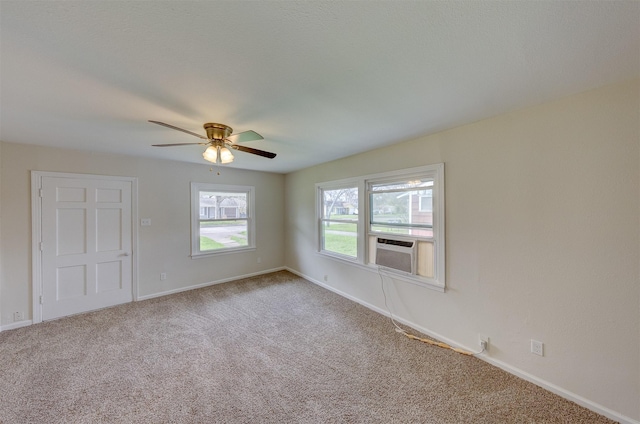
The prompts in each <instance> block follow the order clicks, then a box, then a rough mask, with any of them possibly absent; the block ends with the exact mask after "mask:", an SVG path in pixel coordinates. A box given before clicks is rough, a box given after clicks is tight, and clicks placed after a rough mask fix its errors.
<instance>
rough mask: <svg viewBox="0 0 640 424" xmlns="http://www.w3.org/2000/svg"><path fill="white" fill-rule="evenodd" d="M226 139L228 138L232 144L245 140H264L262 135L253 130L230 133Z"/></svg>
mask: <svg viewBox="0 0 640 424" xmlns="http://www.w3.org/2000/svg"><path fill="white" fill-rule="evenodd" d="M227 140H229V141H230V142H231V143H233V144H236V143H244V142H245V141H254V140H264V137H263V136H261V135H260V134H258V133H257V132H255V131H251V130H249V131H243V132H240V133H238V134H231V135H230V136H229V137H227Z"/></svg>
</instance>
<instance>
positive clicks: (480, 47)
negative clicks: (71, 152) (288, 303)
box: [0, 0, 640, 173]
mask: <svg viewBox="0 0 640 424" xmlns="http://www.w3.org/2000/svg"><path fill="white" fill-rule="evenodd" d="M638 75H640V2H638V1H628V2H624V1H614V2H611V1H589V2H587V1H566V2H565V1H517V2H516V1H513V2H508V1H495V2H494V1H491V2H489V1H450V2H432V1H411V2H409V1H402V2H400V1H384V2H374V1H368V2H340V1H278V2H272V1H269V2H250V1H237V2H228V1H164V2H160V1H129V2H122V1H103V2H93V1H91V2H89V1H87V2H76V1H43V2H38V1H7V0H2V1H0V107H1V109H0V140H2V141H5V142H13V143H29V144H38V145H49V146H59V147H66V148H73V149H83V150H92V151H101V152H112V153H124V154H131V155H137V156H147V157H155V158H167V159H174V160H181V161H188V162H194V163H206V162H204V161H203V159H202V156H201V153H202V150H203V148H202V147H200V146H183V147H175V148H156V147H151V146H150V145H151V144H157V143H181V142H185V143H186V142H197V141H198V139H196V138H195V137H192V136H190V135H187V134H184V133H180V132H178V131H173V130H170V129H167V128H163V127H161V126H158V125H154V124H150V123H148V122H147V120H149V119H153V120H158V121H163V122H166V123H169V124H172V125H176V126H179V127H182V128H185V129H188V130H190V131H193V132H197V133H200V134H203V135H204V130H203V129H202V124H203V123H205V122H221V123H225V124H227V125H229V126H231V127H233V128H234V130H235V132H240V131H244V130H248V129H252V130H255V131H257V132H259V133H260V134H262V135H263V136H264V138H265V139H264V140H262V141H256V142H250V143H247V144H246V145H247V146H249V147H254V148H258V149H263V150H268V151H272V152H275V153H277V154H278V156H277V157H276V158H275V159H273V160H269V159H265V158H262V157H258V156H253V155H250V154H246V153H240V152H238V153H237V154H236V161H235V162H234V163H233V164H232V165H231V166H234V167H237V168H245V169H255V170H263V171H273V172H283V173H284V172H290V171H293V170H297V169H301V168H305V167H308V166H311V165H314V164H318V163H322V162H326V161H330V160H333V159H337V158H340V157H344V156H349V155H352V154H355V153H359V152H363V151H366V150H370V149H374V148H376V147H380V146H385V145H389V144H393V143H397V142H400V141H404V140H407V139H411V138H414V137H416V136H419V135H423V134H430V133H434V132H438V131H441V130H443V129H447V128H451V127H455V126H458V125H462V124H466V123H469V122H473V121H477V120H479V119H483V118H487V117H490V116H495V115H498V114H501V113H505V112H508V111H511V110H515V109H521V108H523V107H527V106H531V105H535V104H539V103H543V102H545V101H549V100H551V99H555V98H559V97H562V96H565V95H568V94H572V93H577V92H580V91H584V90H587V89H590V88H594V87H598V86H602V85H605V84H608V83H613V82H617V81H621V80H625V79H630V78H634V77H637V76H638Z"/></svg>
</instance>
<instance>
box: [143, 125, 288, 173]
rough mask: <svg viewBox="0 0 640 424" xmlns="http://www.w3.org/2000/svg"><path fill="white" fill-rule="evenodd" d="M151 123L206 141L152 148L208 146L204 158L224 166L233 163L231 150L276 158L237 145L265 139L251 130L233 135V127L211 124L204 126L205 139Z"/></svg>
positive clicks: (269, 154) (158, 145) (161, 145)
mask: <svg viewBox="0 0 640 424" xmlns="http://www.w3.org/2000/svg"><path fill="white" fill-rule="evenodd" d="M149 122H151V123H153V124H158V125H162V126H163V127H167V128H171V129H174V130H178V131H182V132H184V133H187V134H191V135H193V136H196V137H198V138H201V139H203V140H206V141H205V142H200V143H173V144H152V146H154V147H173V146H188V145H196V144H197V145H200V146H208V147H207V149H206V150H205V151H204V153H202V157H203V158H205V160H208V161H209V162H213V163H222V164H225V163H231V162H233V154H232V153H231V150H229V149H233V150H239V151H241V152H247V153H251V154H254V155H258V156H262V157H265V158H269V159H273V158H275V157H276V154H275V153H271V152H265V151H264V150H258V149H254V148H252V147H246V146H241V145H239V144H237V143H244V142H246V141H254V140H262V139H263V137H262V136H261V135H260V134H258V133H257V132H255V131H251V130H249V131H244V132H241V133H237V134H233V135H232V133H233V129H232V128H231V127H229V126H227V125H224V124H214V123H211V122H209V123H206V124H204V129H205V131H206V132H207V136H206V137H205V136H203V135H200V134H196V133H194V132H191V131H188V130H185V129H182V128H178V127H175V126H173V125H169V124H165V123H164V122H160V121H151V120H150V121H149Z"/></svg>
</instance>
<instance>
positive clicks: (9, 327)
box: [0, 319, 33, 331]
mask: <svg viewBox="0 0 640 424" xmlns="http://www.w3.org/2000/svg"><path fill="white" fill-rule="evenodd" d="M31 324H33V322H32V321H31V320H30V319H26V320H24V321H18V322H12V323H11V324H7V325H3V326H2V327H0V331H7V330H15V329H16V328H20V327H27V326H29V325H31Z"/></svg>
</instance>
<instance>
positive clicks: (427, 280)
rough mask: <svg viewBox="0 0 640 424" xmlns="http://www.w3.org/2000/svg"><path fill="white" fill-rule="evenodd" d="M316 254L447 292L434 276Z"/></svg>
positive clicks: (344, 257)
mask: <svg viewBox="0 0 640 424" xmlns="http://www.w3.org/2000/svg"><path fill="white" fill-rule="evenodd" d="M316 254H318V255H320V256H323V257H325V258H329V259H332V260H336V261H338V262H342V263H344V264H347V265H353V266H356V267H358V268H360V269H363V270H366V271H370V272H375V273H376V274H378V275H381V276H385V277H389V278H392V279H394V280H399V281H403V282H406V283H411V284H415V285H417V286H420V287H424V288H427V289H430V290H435V291H437V292H440V293H444V292H445V285H444V284H442V283H441V282H439V281H438V280H434V279H432V278H425V277H420V276H419V275H415V276H414V275H408V274H406V275H405V274H401V273H397V272H393V271H389V270H386V269H384V268H381V267H379V266H377V265H373V264H371V265H369V264H363V263H360V262H358V260H357V259H355V258H354V259H351V258H349V257H347V256H340V255H332V254H330V253H327V252H316Z"/></svg>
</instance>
